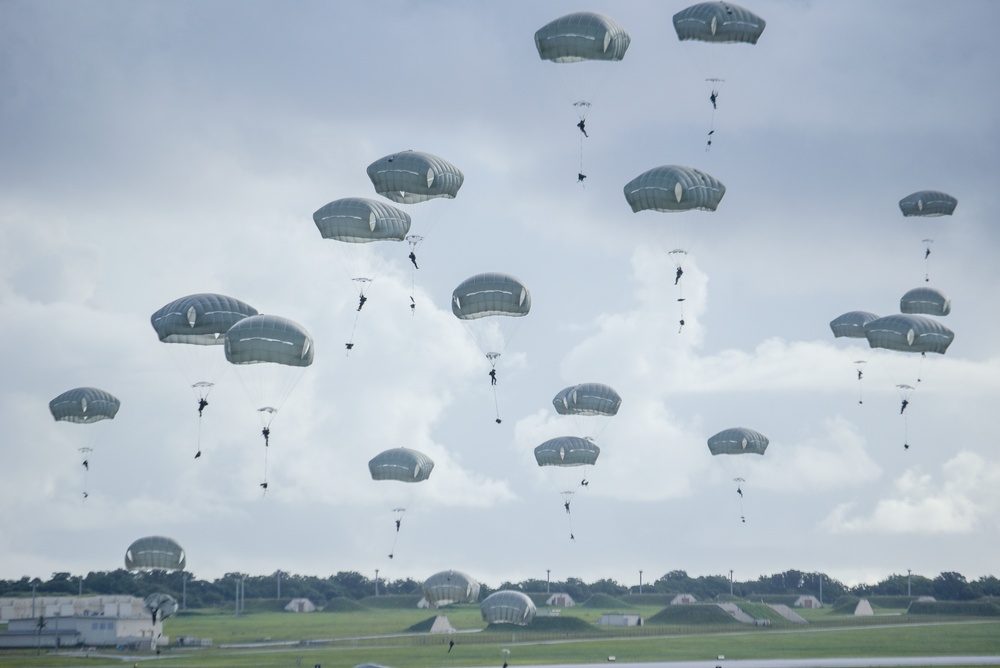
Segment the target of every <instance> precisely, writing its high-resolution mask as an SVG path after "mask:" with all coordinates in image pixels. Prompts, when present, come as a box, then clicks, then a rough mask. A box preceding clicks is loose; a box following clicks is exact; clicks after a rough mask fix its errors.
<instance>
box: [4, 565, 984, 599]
mask: <svg viewBox="0 0 1000 668" xmlns="http://www.w3.org/2000/svg"><path fill="white" fill-rule="evenodd" d="M421 585H422V583H421V582H418V581H416V580H413V579H411V578H404V579H398V580H383V579H379V580H378V582H377V583H376V581H375V579H374V578H369V577H368V576H365V575H362V574H361V573H358V572H355V571H341V572H339V573H337V574H335V575H330V576H329V577H325V578H322V577H317V576H313V575H296V574H293V573H285V572H282V571H275V572H274V573H272V574H270V575H248V574H245V573H226V574H225V575H223V576H222V577H221V578H217V579H215V580H211V581H209V580H200V579H198V578H196V577H195V576H194V575H192V574H191V573H188V572H185V571H176V572H167V571H152V572H135V573H133V572H130V571H127V570H125V569H122V568H120V569H118V570H114V571H92V572H90V573H87V575H85V576H80V575H73V574H71V573H53V574H52V577H51V578H49V579H48V580H42V579H40V578H28V577H27V576H25V577H22V578H21V579H19V580H0V596H2V597H9V596H32V595H37V596H76V595H85V596H87V595H132V596H138V597H141V598H145V597H146V596H148V595H149V594H153V593H161V592H162V593H167V594H170V595H172V596H173V597H174V598H176V599H177V601H178V602H179V603H181V604H182V606H183V607H185V608H214V607H224V606H226V605H231V604H232V603H233V601H234V600H235V598H236V592H237V591H239V592H240V595H241V596H242V598H243V600H253V599H260V600H266V599H272V600H285V601H287V600H289V599H292V598H308V599H310V600H311V601H313V603H315V604H317V605H320V606H323V605H326V604H327V603H328V602H329V601H333V600H335V599H352V600H359V599H363V598H367V597H369V596H375V595H376V594H377V595H379V596H419V595H421V593H422V592H421ZM376 587H377V589H376ZM498 589H516V590H518V591H523V592H526V593H543V592H551V593H556V592H560V593H567V594H569V595H570V596H572V597H573V598H574V600H576V601H585V600H586V599H587V598H589V597H590V596H592V595H594V594H607V595H609V596H616V597H617V596H624V595H629V594H632V595H635V594H692V595H693V596H695V597H696V598H697V599H698V600H701V601H712V600H717V599H719V598H724V597H727V596H730V595H732V596H736V597H740V598H752V597H755V596H791V595H796V596H802V595H813V596H816V597H817V598H819V599H821V600H823V601H825V602H832V601H835V600H836V599H838V598H840V597H841V596H857V597H871V596H913V597H918V596H933V597H934V598H935V599H937V600H939V601H969V600H975V599H978V598H982V597H1000V580H998V579H997V578H996V577H994V576H992V575H987V576H983V577H980V578H978V579H976V580H971V581H970V580H967V579H966V578H965V577H964V576H963V575H962V574H960V573H955V572H945V573H941V574H939V575H937V576H936V577H933V578H931V577H927V576H923V575H917V574H911V573H906V574H901V575H900V574H894V575H890V576H888V577H887V578H885V579H883V580H881V581H879V582H877V583H875V584H861V585H856V586H853V587H848V586H847V585H845V584H843V583H842V582H839V581H838V580H836V579H834V578H831V577H829V576H827V575H825V574H823V573H815V572H805V571H798V570H788V571H784V572H782V573H775V574H772V575H761V576H759V577H758V578H757V579H756V580H745V581H740V580H731V579H730V578H729V577H727V576H725V575H707V576H704V575H702V576H697V577H691V576H689V575H688V574H687V572H686V571H682V570H674V571H669V572H668V573H666V574H664V575H662V576H660V577H659V578H658V579H655V580H653V581H652V582H644V583H643V584H642V585H641V586H639V585H631V586H629V585H622V584H619V583H618V582H617V581H616V580H612V579H607V578H605V579H601V580H597V581H595V582H590V583H587V582H584V581H583V580H580V579H578V578H568V579H566V580H560V581H547V580H544V579H528V580H524V581H522V582H503V583H502V584H501V585H500V586H499V587H496V588H493V587H490V586H488V585H485V584H483V585H481V589H480V596H481V597H485V596H488V595H489V594H491V593H492V592H494V591H497V590H498ZM640 590H641V591H640Z"/></svg>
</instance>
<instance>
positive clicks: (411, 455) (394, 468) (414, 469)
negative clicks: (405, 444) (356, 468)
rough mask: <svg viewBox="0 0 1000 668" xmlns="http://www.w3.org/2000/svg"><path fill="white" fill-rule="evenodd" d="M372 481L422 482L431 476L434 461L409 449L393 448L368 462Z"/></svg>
mask: <svg viewBox="0 0 1000 668" xmlns="http://www.w3.org/2000/svg"><path fill="white" fill-rule="evenodd" d="M368 470H369V472H370V473H371V476H372V480H398V481H399V482H423V481H424V480H427V479H428V478H429V477H430V476H431V471H433V470H434V461H433V460H431V458H430V457H428V456H427V455H425V454H423V453H422V452H418V451H416V450H411V449H409V448H393V449H391V450H386V451H385V452H382V453H379V454H378V455H376V456H375V457H374V458H372V459H371V461H369V462H368Z"/></svg>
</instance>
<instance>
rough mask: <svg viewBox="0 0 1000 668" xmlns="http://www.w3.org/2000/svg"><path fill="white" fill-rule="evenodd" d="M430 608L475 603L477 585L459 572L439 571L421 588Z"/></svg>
mask: <svg viewBox="0 0 1000 668" xmlns="http://www.w3.org/2000/svg"><path fill="white" fill-rule="evenodd" d="M421 588H422V589H423V592H424V598H425V599H427V602H428V603H429V604H430V606H431V607H432V608H440V607H442V606H445V605H452V604H453V603H475V602H476V601H478V600H479V583H478V582H476V580H475V579H474V578H472V577H470V576H468V575H466V574H465V573H462V572H460V571H450V570H449V571H441V572H440V573H435V574H434V575H432V576H430V577H429V578H427V579H426V580H424V583H423V585H422V587H421Z"/></svg>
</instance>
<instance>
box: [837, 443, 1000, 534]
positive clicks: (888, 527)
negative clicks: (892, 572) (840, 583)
mask: <svg viewBox="0 0 1000 668" xmlns="http://www.w3.org/2000/svg"><path fill="white" fill-rule="evenodd" d="M941 478H942V479H941V481H940V482H935V477H934V476H933V475H931V474H926V473H920V472H918V471H916V470H914V469H908V470H907V471H906V472H904V473H903V474H902V475H900V476H899V477H898V478H897V479H896V480H895V481H894V483H893V493H892V496H891V497H890V498H883V499H881V500H879V501H878V502H877V503H876V504H875V506H874V507H873V508H871V510H870V512H868V513H865V512H864V511H863V510H862V511H860V512H856V511H855V506H856V504H854V503H842V504H838V505H837V506H836V507H835V508H834V509H833V511H831V512H830V514H829V515H828V516H827V517H826V519H824V521H823V526H824V528H825V529H827V530H829V531H831V532H834V533H890V534H907V533H909V534H914V533H919V534H970V533H973V532H976V531H977V530H980V529H984V528H985V527H983V523H984V522H991V521H992V523H993V524H996V519H995V518H996V516H997V513H998V511H1000V492H998V491H997V490H998V489H1000V463H998V462H992V461H989V460H987V459H985V458H984V457H982V456H980V455H978V454H975V453H972V452H967V451H963V452H960V453H958V454H957V455H955V456H954V457H952V458H951V459H949V460H948V461H947V462H946V463H945V465H944V466H943V467H942V471H941Z"/></svg>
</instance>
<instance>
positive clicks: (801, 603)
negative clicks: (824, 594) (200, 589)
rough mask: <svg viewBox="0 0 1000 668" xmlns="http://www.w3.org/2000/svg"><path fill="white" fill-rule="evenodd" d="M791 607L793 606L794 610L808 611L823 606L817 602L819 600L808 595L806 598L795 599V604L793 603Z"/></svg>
mask: <svg viewBox="0 0 1000 668" xmlns="http://www.w3.org/2000/svg"><path fill="white" fill-rule="evenodd" d="M792 605H793V606H795V607H796V608H809V609H812V608H822V607H823V604H822V603H820V602H819V599H818V598H816V597H815V596H813V595H812V594H808V595H806V596H799V597H798V598H797V599H795V603H793V604H792Z"/></svg>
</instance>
